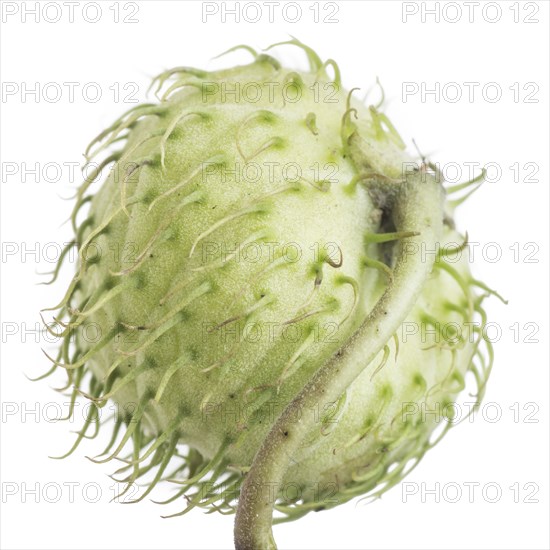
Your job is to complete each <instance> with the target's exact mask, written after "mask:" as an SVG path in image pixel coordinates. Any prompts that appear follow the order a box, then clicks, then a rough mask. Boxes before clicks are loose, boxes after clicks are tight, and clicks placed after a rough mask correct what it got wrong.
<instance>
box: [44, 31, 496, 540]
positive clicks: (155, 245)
mask: <svg viewBox="0 0 550 550" xmlns="http://www.w3.org/2000/svg"><path fill="white" fill-rule="evenodd" d="M290 43H291V44H294V45H296V46H299V47H301V48H303V49H304V50H305V52H306V53H307V55H308V59H309V61H310V65H311V68H310V71H308V72H306V71H302V72H297V71H294V70H291V69H287V68H284V67H281V66H280V64H279V63H278V62H277V61H276V60H275V59H274V58H272V57H270V56H268V55H265V54H262V55H258V54H256V53H255V52H254V51H253V50H251V49H250V48H247V49H249V50H250V51H251V52H252V53H253V54H254V56H255V57H254V61H253V62H252V63H250V64H249V65H245V66H238V67H234V68H231V69H228V70H222V71H215V72H206V71H201V70H197V69H191V68H186V67H182V68H178V69H174V70H172V71H167V72H165V73H163V74H162V75H160V76H159V77H158V78H157V79H156V80H155V81H154V83H153V84H154V85H155V84H156V85H157V92H159V91H160V90H161V89H164V90H165V91H164V95H163V96H162V98H161V99H160V100H159V102H158V103H157V102H156V103H151V104H144V105H139V106H137V107H136V108H134V109H132V110H131V111H129V112H128V113H126V114H125V115H123V117H121V118H120V119H119V120H118V121H116V122H115V123H114V124H113V125H112V126H111V127H110V128H108V129H107V130H106V131H105V132H103V133H102V134H101V135H100V136H98V138H97V139H96V140H94V142H92V144H91V146H90V147H89V148H88V150H87V156H88V162H90V161H91V160H92V159H95V158H101V155H103V161H102V162H101V163H100V165H99V169H98V172H99V171H100V170H101V169H104V168H106V167H107V166H111V165H112V167H111V170H110V172H109V175H108V177H107V178H106V179H105V181H104V183H103V184H102V186H101V187H100V189H99V190H98V191H97V192H95V193H92V192H91V188H92V181H93V179H95V176H96V175H97V174H91V176H90V177H88V178H87V180H86V181H85V182H84V183H83V185H82V186H81V188H80V189H79V191H78V193H77V204H76V206H75V209H74V211H73V216H72V220H73V225H74V227H75V235H76V236H75V242H74V244H75V245H76V246H77V247H78V255H79V265H78V269H77V273H76V275H75V277H74V279H73V281H72V283H71V285H70V287H69V289H68V290H67V292H66V294H65V296H64V297H63V299H62V300H61V302H60V303H59V304H58V305H57V306H56V307H54V308H50V310H59V311H58V313H57V315H56V317H55V319H56V323H57V327H53V328H52V326H48V330H50V332H52V333H54V334H56V335H58V336H59V337H60V338H61V339H62V345H61V347H60V350H59V353H58V355H57V357H56V358H52V357H50V359H51V360H52V361H53V363H54V364H53V368H52V370H51V371H49V372H50V373H51V372H53V370H55V369H56V368H58V367H59V368H64V369H66V370H67V373H68V377H69V379H68V384H67V388H68V387H71V386H72V387H74V390H73V391H72V399H73V402H74V400H75V399H76V397H77V395H78V394H79V393H80V394H83V395H85V396H87V397H88V398H89V399H90V400H91V402H92V404H93V406H92V407H91V408H90V413H89V418H88V420H87V422H86V424H85V426H84V428H83V430H82V432H81V434H80V435H79V437H78V440H77V442H76V443H75V446H74V447H73V448H72V449H71V451H70V452H72V450H74V448H76V445H77V444H78V443H79V442H80V440H81V439H82V437H84V435H85V434H86V433H88V435H89V433H90V431H92V430H93V429H94V424H96V427H97V425H98V423H97V422H95V421H96V420H97V418H98V417H99V412H100V409H101V407H104V406H105V404H106V403H107V402H109V401H111V400H112V401H114V402H115V403H116V404H117V405H118V411H119V413H120V414H118V415H117V418H116V421H115V423H114V433H113V438H112V441H111V444H110V446H109V448H108V449H106V450H105V452H104V453H103V455H100V456H99V457H98V458H96V459H95V460H97V461H98V462H104V461H107V460H110V459H112V458H114V457H116V456H122V455H123V454H124V453H123V451H124V450H125V449H126V447H125V444H126V443H128V444H131V445H132V446H133V450H132V451H131V452H130V455H129V457H128V459H129V463H128V466H127V467H125V468H123V469H122V471H123V473H124V475H125V476H126V477H124V475H123V476H122V477H123V478H124V482H126V484H127V488H129V487H130V485H131V484H132V483H134V482H135V481H136V480H138V479H139V478H140V477H141V476H142V475H145V474H146V473H147V472H149V471H150V470H152V469H154V471H156V475H155V477H154V480H153V481H152V482H151V483H150V485H149V487H148V489H147V490H146V492H145V493H144V494H142V495H141V496H140V499H139V500H141V499H142V498H144V497H145V496H146V495H147V494H149V493H150V491H151V490H152V489H153V487H154V486H155V484H156V483H157V482H158V481H159V480H161V479H166V478H169V479H171V480H173V481H175V483H177V485H176V488H177V491H176V493H175V496H174V497H173V498H172V499H170V500H169V502H172V501H175V500H176V499H178V500H182V498H183V495H186V497H187V502H186V507H185V509H184V510H183V511H182V512H180V513H176V514H174V515H180V514H181V513H185V512H187V511H188V510H190V509H192V508H193V507H195V506H201V507H205V508H214V509H217V510H220V511H222V512H233V511H235V507H236V503H237V501H239V509H238V513H237V522H236V531H235V540H236V546H237V547H238V548H258V547H261V548H264V547H266V548H267V547H274V542H273V539H272V536H271V521H272V519H271V515H272V507H275V508H276V509H277V510H278V511H279V512H280V514H279V516H278V521H284V520H288V519H295V518H298V517H300V516H302V515H304V514H305V513H307V512H309V511H312V510H322V509H327V508H331V507H334V506H336V505H338V504H341V503H343V502H346V501H347V500H350V499H351V498H354V497H356V496H357V495H368V496H370V497H376V496H379V495H380V494H381V493H382V492H383V491H385V490H387V489H388V488H390V487H391V486H393V485H395V484H396V483H398V482H399V481H400V480H401V479H402V478H403V476H404V475H406V473H408V472H409V471H410V470H411V468H412V467H414V466H415V465H416V464H417V463H418V461H419V460H420V458H421V457H422V456H423V454H424V453H425V452H426V450H427V449H429V448H430V447H431V446H433V444H434V443H435V440H436V438H435V437H434V430H436V429H437V428H442V427H443V428H444V429H443V430H441V429H439V430H438V431H437V434H436V435H438V438H439V437H440V436H441V435H442V434H443V433H445V432H446V431H447V430H448V428H449V427H450V426H451V425H452V424H451V423H449V422H446V421H445V420H444V419H441V418H440V419H439V421H437V420H436V419H435V418H434V417H431V416H430V415H428V416H427V415H426V414H425V411H426V410H434V409H437V408H439V410H441V411H442V415H444V414H446V413H447V412H449V411H451V412H452V410H453V409H452V406H450V405H451V404H452V403H453V402H454V401H455V400H456V398H457V396H458V395H459V393H460V392H461V391H462V390H463V389H464V388H465V385H466V378H467V376H468V374H469V373H470V375H473V377H472V378H473V380H474V382H475V383H476V384H477V387H478V391H477V401H480V400H481V397H482V393H483V389H484V387H485V383H486V380H487V377H488V375H489V372H490V368H491V364H492V352H491V349H490V343H489V342H487V341H485V339H484V333H483V330H482V329H483V324H484V323H485V313H484V311H483V308H482V305H481V304H482V300H483V298H484V297H485V296H486V295H487V294H489V293H492V291H491V290H489V289H488V288H487V287H486V286H485V285H484V284H482V283H481V282H479V281H477V280H475V279H473V278H472V276H471V275H470V272H469V268H468V265H467V263H466V262H465V261H464V260H461V261H458V262H457V261H456V260H455V259H454V258H453V261H449V258H450V257H451V256H452V255H453V254H454V256H456V255H457V254H458V253H459V252H460V251H461V250H462V248H463V247H464V246H465V237H464V236H461V235H460V234H459V233H458V232H457V231H456V230H455V229H454V225H453V223H452V211H453V209H454V207H455V206H457V205H458V204H459V203H460V202H461V201H462V200H463V199H461V198H459V199H457V198H454V196H453V195H454V194H456V193H458V192H460V191H462V190H463V189H467V188H468V187H469V186H471V185H475V184H476V183H478V181H479V180H474V181H473V182H466V184H462V185H461V186H455V188H447V189H445V188H444V186H443V185H442V182H441V181H440V177H439V174H438V173H437V171H434V170H433V169H432V168H433V167H432V166H431V165H430V164H429V163H426V162H424V161H423V162H422V163H421V164H420V165H418V164H417V163H416V161H415V160H414V159H413V158H411V157H410V156H409V155H408V154H407V153H406V152H405V147H404V144H403V141H402V140H401V138H400V137H399V135H398V134H397V132H396V131H395V129H394V127H393V125H392V124H391V122H390V121H389V119H388V118H387V117H386V115H384V114H383V113H382V112H381V111H380V106H377V107H374V106H369V107H366V106H365V105H364V104H363V103H361V102H360V101H358V100H357V99H356V98H355V97H354V96H353V94H352V93H350V92H348V91H346V90H344V89H343V88H342V86H341V84H340V75H339V71H338V67H337V65H336V64H335V63H334V62H333V61H332V60H329V61H328V62H326V63H322V61H321V60H320V59H319V58H318V56H317V55H316V54H315V52H313V50H311V49H310V48H308V47H307V46H304V45H303V44H301V43H299V42H298V41H296V40H293V41H290ZM329 67H331V69H332V71H329V70H327V69H328V68H329ZM329 72H332V73H333V75H334V76H333V77H332V78H331V77H330V76H329V74H328V73H329ZM224 87H225V88H224ZM247 87H248V88H247ZM224 89H226V90H235V89H238V90H239V91H240V97H239V96H235V95H231V94H227V93H224ZM245 89H246V92H247V94H248V95H246V96H245V95H244V92H243V90H245ZM258 91H260V92H259V94H260V95H259V97H258V98H257V94H258ZM251 97H253V98H254V100H251V99H250V98H251ZM256 98H257V99H256ZM108 151H110V153H108ZM446 192H448V194H449V195H450V196H451V198H452V199H453V200H449V199H448V198H447V197H446ZM85 205H86V207H87V208H88V210H87V213H86V215H85V216H83V215H82V212H83V210H84V208H83V207H84V206H85ZM58 271H59V267H58V269H57V270H56V273H55V276H57V273H58ZM54 278H55V277H54ZM472 323H473V325H472ZM472 326H474V327H476V328H474V330H472V328H471V327H472ZM92 328H93V331H92V332H93V334H95V335H96V337H95V338H90V336H89V335H90V331H91V330H92ZM484 347H485V348H487V349H488V350H489V354H488V355H489V358H488V359H487V358H486V357H485V354H484V351H483V348H484ZM438 438H437V439H438ZM184 446H186V447H184ZM182 448H186V449H187V452H186V454H182ZM68 454H69V453H68ZM243 483H244V486H243ZM273 487H275V488H276V489H275V490H273V489H272V488H273ZM270 488H271V489H270ZM289 488H290V490H289ZM239 493H240V494H241V499H240V500H239V498H238V497H239Z"/></svg>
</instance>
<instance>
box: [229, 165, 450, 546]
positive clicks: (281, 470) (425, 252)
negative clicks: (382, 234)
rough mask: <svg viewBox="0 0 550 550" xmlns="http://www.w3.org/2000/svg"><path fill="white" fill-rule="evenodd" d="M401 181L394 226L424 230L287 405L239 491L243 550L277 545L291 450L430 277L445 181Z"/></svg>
mask: <svg viewBox="0 0 550 550" xmlns="http://www.w3.org/2000/svg"><path fill="white" fill-rule="evenodd" d="M395 185H396V184H395V183H392V184H391V187H392V189H391V193H390V189H389V187H388V189H387V192H388V196H389V195H390V194H391V195H392V196H393V199H392V200H393V203H392V207H391V217H392V220H393V223H394V225H395V228H396V231H398V232H409V231H411V232H418V233H419V235H417V236H414V237H410V238H407V239H402V240H400V241H398V242H397V244H396V256H395V258H396V261H395V265H394V268H393V279H392V281H391V283H390V285H389V286H388V288H387V289H386V291H385V292H384V294H383V295H382V297H381V298H380V300H379V301H378V302H377V304H376V305H375V306H374V308H373V309H372V311H371V312H370V313H369V314H368V316H367V317H366V319H365V320H364V321H363V323H362V324H361V326H360V327H359V328H358V329H357V330H356V332H355V333H354V334H353V335H352V336H351V337H350V338H349V340H348V341H347V342H346V344H345V345H344V346H343V347H342V348H341V349H340V350H338V352H336V353H335V354H334V355H333V356H332V357H331V358H330V359H329V360H328V361H327V362H326V363H325V364H324V365H323V366H322V367H321V368H320V369H319V370H318V371H317V372H316V374H315V376H314V377H313V378H312V379H311V380H310V381H309V382H308V383H307V384H306V385H305V386H304V388H303V389H302V390H301V391H300V393H299V394H298V395H297V397H296V398H295V399H294V400H293V401H292V402H291V403H290V404H289V405H288V406H287V407H286V409H285V410H284V412H283V413H282V415H281V416H280V417H279V418H278V420H277V421H276V422H275V424H274V426H273V428H272V429H271V431H270V433H269V435H268V436H267V437H266V439H265V440H264V442H263V444H262V446H261V448H260V450H259V451H258V453H257V454H256V456H255V458H254V461H253V463H252V466H251V468H250V471H249V472H248V474H247V476H246V479H245V481H244V483H243V486H242V488H241V494H240V498H239V506H238V509H237V516H236V520H235V532H234V535H235V547H236V549H237V550H273V549H275V548H276V545H275V541H274V539H273V533H272V530H271V526H272V521H273V507H274V504H275V501H276V500H277V495H278V489H279V488H280V487H281V485H282V482H283V480H284V476H285V473H286V471H287V469H288V464H289V462H290V461H291V459H292V457H293V455H294V454H295V452H296V451H297V450H298V449H299V447H300V445H301V443H302V441H303V439H304V438H305V436H306V435H307V434H308V433H310V432H311V431H312V430H313V429H314V427H315V422H316V417H315V411H316V410H319V409H321V410H322V408H323V407H324V406H325V405H328V404H330V403H334V402H336V401H337V400H338V398H339V397H340V396H341V395H342V393H343V392H344V391H345V390H346V388H348V386H349V385H350V384H351V383H352V382H353V381H354V380H355V379H356V378H357V376H359V374H361V372H362V371H363V370H364V369H365V368H366V367H367V366H368V365H369V364H370V363H371V361H372V360H373V359H374V357H375V356H376V355H377V354H378V352H379V351H380V350H381V349H382V348H383V347H384V346H385V345H386V343H387V342H388V340H389V339H390V338H391V337H392V335H393V334H394V333H395V331H396V330H397V329H398V328H399V326H400V325H401V324H402V323H403V321H404V320H405V318H406V316H407V315H408V314H409V312H410V310H411V309H412V307H413V306H414V304H415V302H416V300H417V299H418V296H419V295H420V293H421V292H422V289H423V287H424V284H425V281H426V279H427V277H428V276H429V275H430V272H431V270H432V266H433V263H434V261H435V257H436V252H435V249H436V246H437V244H438V242H439V239H440V237H441V232H442V225H443V217H444V212H443V191H442V188H441V185H440V184H439V183H438V182H436V180H435V179H434V178H433V177H432V176H430V175H428V174H426V173H424V172H415V173H412V174H409V176H408V178H407V179H406V180H405V181H404V182H402V183H401V184H399V186H398V187H397V188H395V187H394V186H395ZM377 191H380V189H378V190H377ZM382 191H384V190H383V189H382ZM297 412H301V416H300V415H297ZM296 418H300V420H299V421H298V422H296Z"/></svg>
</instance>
